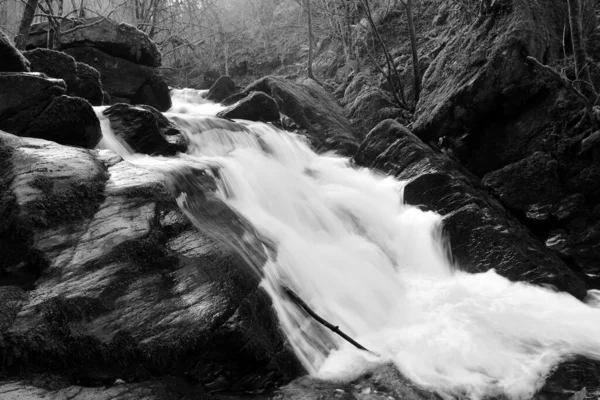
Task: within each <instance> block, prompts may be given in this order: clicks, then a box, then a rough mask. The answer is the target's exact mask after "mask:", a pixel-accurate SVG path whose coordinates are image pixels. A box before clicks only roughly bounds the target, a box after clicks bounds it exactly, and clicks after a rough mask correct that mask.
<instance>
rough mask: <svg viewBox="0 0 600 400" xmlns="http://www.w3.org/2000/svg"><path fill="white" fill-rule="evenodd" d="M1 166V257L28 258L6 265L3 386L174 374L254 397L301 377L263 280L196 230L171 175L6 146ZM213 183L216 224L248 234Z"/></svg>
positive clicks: (34, 143)
mask: <svg viewBox="0 0 600 400" xmlns="http://www.w3.org/2000/svg"><path fill="white" fill-rule="evenodd" d="M0 154H1V155H2V156H1V157H0V166H1V168H0V205H1V206H0V246H2V248H3V250H4V249H6V248H10V249H12V248H13V247H17V246H16V245H17V244H18V249H16V248H15V251H14V252H11V253H10V254H7V253H6V252H5V251H2V252H0V277H2V278H3V279H2V284H3V285H6V286H11V288H8V289H7V288H0V296H1V297H0V298H1V299H4V301H2V302H1V304H0V316H6V319H4V320H2V321H1V324H0V355H1V357H0V376H1V377H3V378H4V379H17V378H24V379H30V378H31V377H35V376H40V375H43V376H50V375H51V376H59V377H61V379H62V381H63V382H65V383H66V385H64V386H61V387H65V386H68V385H69V384H75V383H77V384H79V385H84V386H87V387H90V386H96V387H98V386H106V385H112V384H113V383H114V382H115V381H116V380H117V379H122V380H125V381H126V382H131V381H133V382H140V381H148V380H152V381H157V380H159V379H160V378H159V379H156V378H157V377H161V376H163V375H165V374H169V375H172V376H175V377H178V378H182V379H185V380H186V381H188V382H190V381H193V382H195V384H198V385H200V387H202V386H206V388H207V390H209V389H208V388H213V389H214V388H217V389H229V390H231V391H234V392H244V391H259V390H264V388H268V387H272V386H274V385H277V384H281V383H285V382H287V381H289V379H290V378H292V377H295V376H298V373H299V372H300V368H299V366H298V363H297V362H296V360H295V357H294V356H293V355H292V354H291V352H290V350H289V348H288V347H286V345H285V341H284V338H283V336H282V334H281V332H280V331H279V330H278V328H277V322H276V319H275V317H274V314H273V310H272V308H271V304H270V301H269V298H268V296H267V295H266V294H265V293H264V292H263V291H262V289H261V288H260V287H259V283H260V277H259V276H258V275H257V274H255V273H254V272H253V269H252V268H251V266H249V265H247V264H246V262H245V261H244V260H243V259H242V258H241V257H240V256H238V255H237V254H236V253H234V252H233V251H231V250H230V249H228V248H225V247H222V246H220V245H219V244H218V243H217V242H215V241H214V240H212V239H211V238H210V235H209V234H207V233H206V232H208V233H210V229H209V228H208V227H207V226H204V225H203V224H202V223H200V224H199V225H198V229H196V228H195V227H194V226H193V225H192V224H191V223H190V222H189V220H188V219H187V218H186V216H185V215H184V214H183V213H182V212H181V211H180V209H179V207H178V206H177V204H176V202H175V197H176V196H178V195H179V192H178V191H176V192H171V191H170V190H169V188H167V187H166V186H165V184H164V180H163V177H162V176H161V175H159V174H155V173H154V172H152V171H150V170H148V169H145V168H138V167H136V166H134V165H132V164H130V163H127V162H125V161H123V160H122V159H121V158H120V157H118V156H115V155H114V154H113V153H111V152H109V151H100V152H96V151H89V150H86V149H81V148H75V147H68V146H61V145H58V144H56V143H53V142H48V141H43V140H39V139H31V138H19V137H16V136H14V135H10V134H6V133H2V132H0ZM197 172H198V171H197ZM182 174H183V175H185V174H184V173H183V172H182ZM205 183H206V186H205V187H204V188H203V190H207V192H206V193H205V197H204V198H203V199H204V200H203V201H208V202H211V204H213V205H212V206H211V207H212V209H215V208H218V209H219V210H220V212H219V216H220V217H221V218H222V219H220V220H219V222H220V223H224V224H226V223H230V224H233V226H234V227H240V226H241V225H240V224H239V223H238V222H236V220H235V213H233V212H232V211H231V210H229V209H228V208H227V207H226V206H225V205H224V204H223V203H221V202H220V201H219V200H218V199H216V198H215V197H214V196H212V197H211V192H210V190H211V189H210V188H211V187H212V186H211V182H210V180H208V179H207V180H206V182H205ZM213 184H214V182H213ZM176 186H177V185H176ZM179 187H180V189H187V190H189V188H187V187H186V181H182V182H181V185H179ZM173 189H174V190H175V188H173ZM204 207H206V205H205V204H204V203H202V204H199V208H198V209H196V208H192V209H190V212H192V213H196V212H202V209H203V208H204ZM222 227H223V228H225V229H227V228H228V227H227V225H222ZM232 229H237V228H232ZM205 231H206V232H205ZM244 233H246V232H245V231H243V230H242V231H240V232H238V234H239V235H240V236H242V235H243V237H244V240H246V241H247V242H249V241H252V240H256V239H252V237H251V235H250V236H248V235H247V234H246V235H244ZM250 233H251V232H250ZM15 235H20V236H19V237H16V236H15ZM8 245H10V247H6V246H8ZM248 246H249V247H252V248H255V247H254V246H252V245H251V244H250V243H249V244H248ZM257 248H259V247H258V246H257ZM17 250H18V251H17ZM259 258H260V257H259ZM262 258H263V259H266V256H265V255H263V256H262ZM17 272H22V273H21V274H20V275H19V277H18V279H17V277H16V274H17ZM11 274H12V275H11ZM5 277H12V278H11V279H10V281H7V280H5V279H4V278H5ZM19 288H20V289H19ZM24 291H25V293H24ZM11 299H12V300H11ZM9 300H10V301H9ZM99 390H100V389H99ZM0 393H3V389H1V388H0ZM113 395H114V396H117V395H119V392H114V393H113ZM113 398H118V397H113Z"/></svg>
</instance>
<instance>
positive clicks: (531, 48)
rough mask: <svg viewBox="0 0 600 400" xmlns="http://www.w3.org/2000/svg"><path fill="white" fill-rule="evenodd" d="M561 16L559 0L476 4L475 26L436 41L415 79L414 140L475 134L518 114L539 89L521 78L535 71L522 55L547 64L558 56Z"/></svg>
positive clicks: (563, 17) (563, 11)
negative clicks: (418, 85)
mask: <svg viewBox="0 0 600 400" xmlns="http://www.w3.org/2000/svg"><path fill="white" fill-rule="evenodd" d="M447 7H449V6H448V5H446V8H447ZM442 11H443V10H442V9H440V12H442ZM445 12H446V14H448V12H449V11H447V10H446V11H445ZM566 15H567V7H566V3H565V2H561V1H559V0H551V1H546V2H531V1H527V0H501V1H494V2H488V3H485V4H482V7H481V12H480V15H479V16H478V18H477V20H476V21H474V22H473V23H471V24H463V25H462V26H458V27H453V31H452V32H451V34H450V35H449V36H448V37H447V38H446V40H444V41H442V42H441V43H439V47H440V49H439V51H437V54H436V57H435V58H434V59H433V61H432V62H431V65H430V66H429V68H428V69H427V72H426V73H425V75H424V77H423V90H422V93H421V98H420V100H419V104H418V108H417V121H416V123H415V127H414V132H415V134H417V135H418V136H419V137H422V138H426V139H430V138H437V137H441V136H446V135H461V134H463V133H464V130H465V129H466V130H467V131H470V132H472V133H473V134H477V128H481V125H483V124H487V123H489V122H490V120H494V119H501V118H508V117H510V115H511V114H514V113H515V112H519V111H520V110H521V109H522V107H523V106H524V104H526V103H527V102H528V101H530V100H531V99H532V98H533V97H534V96H535V95H536V94H537V93H538V91H539V87H537V86H536V85H535V83H532V82H531V81H530V79H529V78H531V77H532V76H534V74H535V73H536V71H534V68H533V67H532V66H531V65H530V64H529V63H528V62H527V61H526V57H527V56H533V57H535V58H537V59H538V60H539V61H541V62H543V63H548V62H551V61H553V60H556V59H557V58H559V57H560V56H561V54H562V43H563V40H562V35H563V33H564V23H565V21H566V20H567V16H566ZM446 17H447V16H446ZM446 23H448V22H446ZM440 25H441V28H442V29H443V28H445V27H444V23H440ZM447 29H449V28H447Z"/></svg>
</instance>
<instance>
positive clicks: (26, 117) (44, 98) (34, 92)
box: [0, 73, 67, 135]
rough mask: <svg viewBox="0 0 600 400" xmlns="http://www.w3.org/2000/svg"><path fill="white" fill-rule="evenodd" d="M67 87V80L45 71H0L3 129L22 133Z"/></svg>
mask: <svg viewBox="0 0 600 400" xmlns="http://www.w3.org/2000/svg"><path fill="white" fill-rule="evenodd" d="M66 89H67V88H66V85H65V83H64V81H61V80H58V79H49V78H46V77H44V76H43V75H42V74H37V73H3V74H0V93H1V95H0V129H2V130H5V131H7V132H11V133H14V134H16V135H22V134H23V133H24V132H25V129H26V128H27V126H28V125H29V124H30V123H31V122H32V121H33V120H34V119H35V118H37V116H38V115H40V114H41V113H42V111H43V110H44V109H45V108H46V107H47V106H48V105H49V104H50V102H52V99H54V98H55V97H57V96H60V95H62V94H64V93H65V92H66Z"/></svg>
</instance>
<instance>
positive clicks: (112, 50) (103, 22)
mask: <svg viewBox="0 0 600 400" xmlns="http://www.w3.org/2000/svg"><path fill="white" fill-rule="evenodd" d="M62 30H63V31H70V32H69V33H66V34H65V33H63V34H62V35H61V38H60V39H61V47H62V49H68V48H73V47H94V48H97V49H99V50H101V51H103V52H104V53H107V54H110V55H112V56H115V57H119V58H123V59H125V60H128V61H131V62H133V63H136V64H142V65H147V66H150V67H159V66H160V65H161V63H162V61H161V54H160V52H159V51H158V48H157V47H156V44H155V43H154V42H153V41H152V40H150V38H149V37H148V36H147V35H146V34H145V33H144V32H142V31H140V30H138V29H136V28H135V27H133V26H131V25H128V24H123V23H121V24H120V23H118V22H116V21H112V20H110V19H106V18H104V17H94V18H86V19H78V20H70V21H66V22H63V24H62ZM47 32H48V23H47V22H42V23H39V24H34V25H32V26H31V30H30V32H29V39H28V41H27V49H33V48H40V47H46V35H47Z"/></svg>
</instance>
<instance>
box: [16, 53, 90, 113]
mask: <svg viewBox="0 0 600 400" xmlns="http://www.w3.org/2000/svg"><path fill="white" fill-rule="evenodd" d="M23 54H24V56H25V57H26V58H27V60H29V62H30V66H31V70H32V71H34V72H42V73H44V74H46V75H48V76H50V77H52V78H58V79H62V80H64V81H65V83H66V84H67V94H68V95H71V96H77V97H82V98H84V99H86V100H88V101H89V102H90V103H91V104H92V105H94V106H100V105H102V84H101V82H100V74H99V73H98V71H96V70H95V69H94V68H92V67H90V66H89V65H86V64H83V63H78V62H76V61H75V59H74V58H73V57H71V56H69V55H68V54H65V53H62V52H60V51H55V50H48V49H35V50H30V51H26V52H24V53H23Z"/></svg>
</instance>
